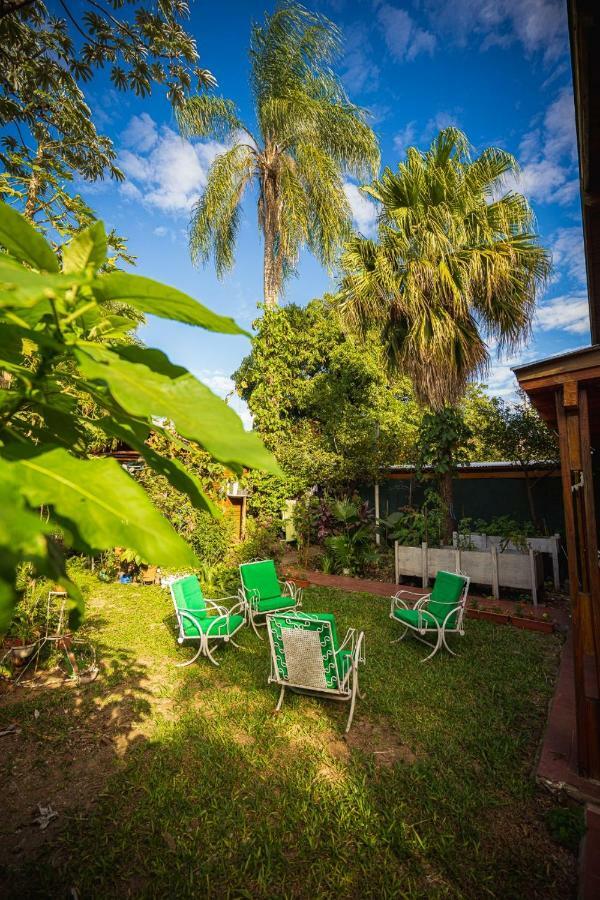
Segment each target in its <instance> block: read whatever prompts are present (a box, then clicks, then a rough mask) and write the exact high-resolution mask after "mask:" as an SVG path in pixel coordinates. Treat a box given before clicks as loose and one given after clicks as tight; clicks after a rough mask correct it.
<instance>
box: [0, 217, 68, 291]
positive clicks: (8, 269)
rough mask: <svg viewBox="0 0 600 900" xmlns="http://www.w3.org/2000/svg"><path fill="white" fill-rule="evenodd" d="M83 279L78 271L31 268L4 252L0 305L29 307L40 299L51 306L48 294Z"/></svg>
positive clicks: (0, 258)
mask: <svg viewBox="0 0 600 900" xmlns="http://www.w3.org/2000/svg"><path fill="white" fill-rule="evenodd" d="M0 206H1V204H0ZM84 281H86V278H85V276H84V275H81V274H77V273H74V274H71V275H49V274H47V273H40V272H34V271H32V269H26V268H25V266H22V265H20V264H19V263H15V262H14V261H13V260H11V259H10V257H8V256H6V254H0V307H5V308H6V307H21V306H24V307H28V306H35V304H36V303H38V302H40V301H43V302H42V305H43V306H44V307H45V308H47V309H50V307H49V306H48V302H47V299H46V298H47V297H48V295H49V294H53V293H54V294H59V293H63V292H64V291H66V290H68V289H69V288H70V287H73V285H76V284H82V283H83V282H84Z"/></svg>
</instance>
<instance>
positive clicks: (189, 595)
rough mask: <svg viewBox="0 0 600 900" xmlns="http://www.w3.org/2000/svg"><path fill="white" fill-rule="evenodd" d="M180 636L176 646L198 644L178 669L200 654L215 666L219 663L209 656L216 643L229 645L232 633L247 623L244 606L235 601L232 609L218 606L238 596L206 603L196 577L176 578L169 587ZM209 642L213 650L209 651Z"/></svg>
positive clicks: (231, 640)
mask: <svg viewBox="0 0 600 900" xmlns="http://www.w3.org/2000/svg"><path fill="white" fill-rule="evenodd" d="M169 588H170V591H171V597H172V599H173V605H174V606H175V614H176V616H177V624H178V626H179V635H178V637H177V643H178V644H183V643H184V642H185V641H198V652H197V653H196V654H195V655H194V656H193V657H192V659H190V660H188V661H187V662H183V663H178V665H179V666H189V665H191V664H192V663H193V662H195V660H197V659H198V657H199V656H200V654H203V655H204V656H207V657H208V659H210V661H211V662H212V663H214V665H215V666H218V665H219V663H218V662H217V661H216V659H215V658H214V657H213V655H212V651H214V649H215V647H216V646H217V645H218V642H223V643H228V642H231V643H232V644H233V645H234V646H235V647H237V646H238V645H237V644H236V643H235V641H234V640H233V636H234V634H236V632H238V631H239V630H240V628H242V626H243V625H244V624H245V623H246V607H245V604H244V603H241V602H238V603H237V604H236V605H235V606H232V607H231V608H229V609H228V608H227V607H226V606H222V605H221V601H222V600H236V599H237V597H219V598H218V599H216V600H209V599H208V597H205V596H204V594H203V593H202V588H201V587H200V582H199V581H198V579H197V578H196V576H195V575H187V576H185V577H184V578H177V579H175V581H173V582H171V584H170V585H169ZM211 643H212V651H211Z"/></svg>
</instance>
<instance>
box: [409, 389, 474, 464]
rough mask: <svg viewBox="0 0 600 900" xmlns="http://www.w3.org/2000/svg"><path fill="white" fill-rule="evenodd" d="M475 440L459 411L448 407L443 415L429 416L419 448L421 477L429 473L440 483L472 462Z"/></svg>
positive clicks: (417, 449)
mask: <svg viewBox="0 0 600 900" xmlns="http://www.w3.org/2000/svg"><path fill="white" fill-rule="evenodd" d="M471 436H472V432H471V429H470V428H469V427H468V426H467V424H466V422H465V419H464V415H463V412H462V410H461V409H460V408H459V407H455V406H446V407H443V408H442V409H441V410H440V411H439V412H432V413H425V415H424V416H423V419H422V421H421V427H420V429H419V436H418V438H417V445H416V463H417V473H418V475H419V476H420V477H423V476H424V475H425V474H426V472H427V471H429V472H431V473H432V474H433V475H434V477H435V478H438V479H439V478H440V476H443V475H446V474H447V473H449V472H453V471H455V469H456V467H457V466H459V465H461V464H462V463H466V462H468V459H469V444H470V440H471Z"/></svg>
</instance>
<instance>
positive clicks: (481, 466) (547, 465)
mask: <svg viewBox="0 0 600 900" xmlns="http://www.w3.org/2000/svg"><path fill="white" fill-rule="evenodd" d="M527 469H528V470H534V469H537V470H540V469H544V470H547V471H553V470H554V469H556V470H557V471H558V469H559V463H558V461H557V460H540V461H538V462H532V463H531V464H530V465H528V466H527ZM384 471H385V472H386V473H388V474H390V475H393V474H398V475H400V474H405V475H410V474H412V473H414V472H416V467H415V466H386V467H385V470H384ZM424 471H425V472H427V471H431V467H430V466H425V467H424ZM522 471H523V467H522V466H520V465H519V464H518V463H514V462H510V461H509V460H505V459H501V460H485V461H483V462H477V461H475V462H468V463H463V465H460V466H457V472H458V473H459V474H460V473H461V472H471V473H475V472H481V473H484V474H488V475H492V474H494V473H496V472H511V473H512V472H514V473H516V475H518V473H519V472H522Z"/></svg>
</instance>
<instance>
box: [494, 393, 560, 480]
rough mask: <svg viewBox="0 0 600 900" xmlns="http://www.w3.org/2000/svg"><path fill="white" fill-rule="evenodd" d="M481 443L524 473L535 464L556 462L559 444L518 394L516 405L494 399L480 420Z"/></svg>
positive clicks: (533, 410)
mask: <svg viewBox="0 0 600 900" xmlns="http://www.w3.org/2000/svg"><path fill="white" fill-rule="evenodd" d="M482 436H483V440H484V441H485V442H486V444H487V446H488V447H490V448H494V449H495V455H496V458H498V459H504V460H507V461H508V462H512V463H515V464H517V465H518V466H520V467H521V468H522V469H526V468H527V466H530V465H532V463H536V462H538V463H539V462H556V461H557V460H558V456H559V454H558V441H557V438H556V435H555V434H554V433H553V432H552V431H550V429H549V428H548V426H547V425H546V423H545V422H544V420H543V419H542V418H541V417H540V416H539V414H538V413H537V411H536V410H535V409H534V407H533V406H532V405H531V403H530V401H529V400H528V398H527V396H526V395H525V394H524V393H522V392H521V395H520V397H519V400H518V401H517V402H508V401H506V400H503V399H502V398H501V397H494V398H493V399H492V401H491V404H490V406H489V408H488V409H487V410H486V413H485V416H484V419H483V435H482Z"/></svg>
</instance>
